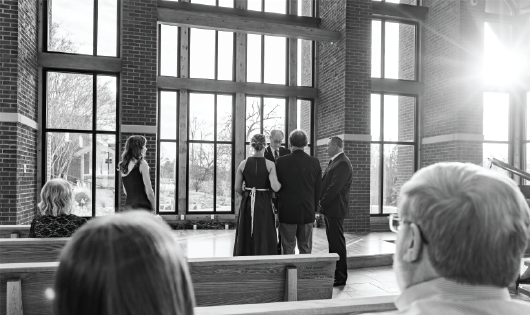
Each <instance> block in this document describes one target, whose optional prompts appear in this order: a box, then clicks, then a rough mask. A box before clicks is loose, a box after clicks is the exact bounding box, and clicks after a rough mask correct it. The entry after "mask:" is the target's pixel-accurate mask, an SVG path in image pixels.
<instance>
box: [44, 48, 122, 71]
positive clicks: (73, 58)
mask: <svg viewBox="0 0 530 315" xmlns="http://www.w3.org/2000/svg"><path fill="white" fill-rule="evenodd" d="M37 63H38V65H39V67H43V68H48V69H63V70H84V71H97V72H113V73H116V72H121V65H122V61H121V58H116V57H101V56H89V55H76V54H63V53H45V52H44V53H39V55H38V57H37Z"/></svg>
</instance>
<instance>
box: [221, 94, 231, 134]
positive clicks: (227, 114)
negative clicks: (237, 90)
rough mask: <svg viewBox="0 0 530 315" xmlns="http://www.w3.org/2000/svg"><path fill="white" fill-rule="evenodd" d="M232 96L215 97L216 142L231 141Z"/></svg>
mask: <svg viewBox="0 0 530 315" xmlns="http://www.w3.org/2000/svg"><path fill="white" fill-rule="evenodd" d="M232 108H233V106H232V95H217V140H218V141H232V129H233V125H232Z"/></svg>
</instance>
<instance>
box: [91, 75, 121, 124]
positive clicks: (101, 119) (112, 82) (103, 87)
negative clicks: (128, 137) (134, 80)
mask: <svg viewBox="0 0 530 315" xmlns="http://www.w3.org/2000/svg"><path fill="white" fill-rule="evenodd" d="M97 80H98V82H97V83H98V91H97V102H98V104H97V112H96V113H97V129H98V130H116V107H117V105H116V87H117V82H116V77H109V76H103V75H98V76H97Z"/></svg>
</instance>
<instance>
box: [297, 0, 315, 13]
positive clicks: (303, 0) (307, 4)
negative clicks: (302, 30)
mask: <svg viewBox="0 0 530 315" xmlns="http://www.w3.org/2000/svg"><path fill="white" fill-rule="evenodd" d="M298 16H313V0H298Z"/></svg>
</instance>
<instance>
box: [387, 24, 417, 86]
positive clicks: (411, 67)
mask: <svg viewBox="0 0 530 315" xmlns="http://www.w3.org/2000/svg"><path fill="white" fill-rule="evenodd" d="M415 29H416V27H415V26H414V25H410V24H403V23H394V22H385V78H387V79H403V80H414V77H415V75H414V72H415V63H416V37H415V36H416V35H415V34H416V31H415Z"/></svg>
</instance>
